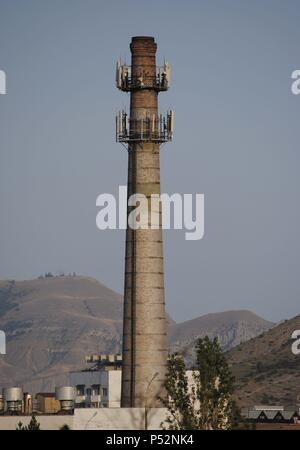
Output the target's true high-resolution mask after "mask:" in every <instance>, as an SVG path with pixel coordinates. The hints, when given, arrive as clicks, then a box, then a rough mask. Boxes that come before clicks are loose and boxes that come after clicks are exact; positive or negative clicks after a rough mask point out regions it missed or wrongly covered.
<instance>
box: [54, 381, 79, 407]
mask: <svg viewBox="0 0 300 450" xmlns="http://www.w3.org/2000/svg"><path fill="white" fill-rule="evenodd" d="M55 398H56V400H59V401H60V409H61V411H64V412H70V413H71V412H72V411H73V409H74V403H75V398H76V390H75V388H74V387H73V386H62V387H57V388H55Z"/></svg>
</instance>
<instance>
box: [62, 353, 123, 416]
mask: <svg viewBox="0 0 300 450" xmlns="http://www.w3.org/2000/svg"><path fill="white" fill-rule="evenodd" d="M85 360H86V363H88V364H89V365H90V368H88V369H84V370H80V371H75V372H70V374H69V384H70V386H73V387H75V388H76V400H75V408H120V405H121V376H122V370H121V363H122V358H121V356H120V355H90V356H86V358H85Z"/></svg>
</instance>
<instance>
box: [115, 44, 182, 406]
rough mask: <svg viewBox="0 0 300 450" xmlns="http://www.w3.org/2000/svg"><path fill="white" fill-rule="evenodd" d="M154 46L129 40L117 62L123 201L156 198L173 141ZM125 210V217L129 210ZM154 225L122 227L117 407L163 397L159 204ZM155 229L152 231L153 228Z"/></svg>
mask: <svg viewBox="0 0 300 450" xmlns="http://www.w3.org/2000/svg"><path fill="white" fill-rule="evenodd" d="M156 48H157V45H156V43H155V41H154V38H153V37H144V36H139V37H133V38H132V42H131V45H130V49H131V54H132V59H131V66H126V65H125V64H122V63H121V62H118V64H117V73H116V83H117V87H118V88H119V89H120V90H122V91H125V92H130V115H129V117H128V114H127V113H126V112H125V111H122V112H120V113H119V114H118V116H117V120H116V138H117V141H119V142H122V143H124V145H126V148H127V149H128V197H130V196H131V195H133V194H143V195H144V196H146V197H147V199H148V205H149V208H150V205H151V203H150V197H151V195H152V194H156V195H160V144H162V143H164V142H167V141H170V140H172V134H173V113H172V111H170V112H168V113H167V114H166V116H163V115H161V114H160V115H159V114H158V109H157V99H158V93H159V92H160V91H166V90H167V89H168V87H169V83H170V68H169V65H168V64H164V66H162V67H157V66H156ZM132 209H134V208H133V207H131V206H129V207H128V210H127V215H128V216H129V215H130V213H131V212H132ZM157 215H158V217H159V222H158V226H156V227H151V215H150V213H149V222H148V228H147V229H145V227H143V228H136V229H133V228H132V227H130V226H128V225H127V231H126V257H125V286H124V324H123V372H122V395H121V406H122V407H145V406H147V407H160V406H162V404H161V401H160V398H161V397H164V382H165V375H166V366H167V336H166V315H165V297H164V269H163V241H162V227H161V206H160V204H159V206H158V209H157ZM155 228H156V229H155Z"/></svg>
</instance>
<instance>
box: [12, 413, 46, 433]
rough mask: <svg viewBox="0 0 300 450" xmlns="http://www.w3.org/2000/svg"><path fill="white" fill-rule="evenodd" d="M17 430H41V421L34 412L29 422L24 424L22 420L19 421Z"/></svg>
mask: <svg viewBox="0 0 300 450" xmlns="http://www.w3.org/2000/svg"><path fill="white" fill-rule="evenodd" d="M16 430H18V431H36V430H40V424H39V422H38V421H37V420H36V417H35V414H32V416H31V420H30V422H29V424H28V425H27V426H26V425H23V423H22V422H19V423H18V425H17V428H16Z"/></svg>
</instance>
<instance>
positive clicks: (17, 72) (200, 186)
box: [0, 0, 300, 320]
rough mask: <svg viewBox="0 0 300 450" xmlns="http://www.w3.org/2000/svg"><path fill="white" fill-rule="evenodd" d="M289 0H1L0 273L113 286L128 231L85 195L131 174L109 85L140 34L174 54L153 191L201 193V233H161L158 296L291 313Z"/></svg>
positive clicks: (299, 108)
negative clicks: (167, 132)
mask: <svg viewBox="0 0 300 450" xmlns="http://www.w3.org/2000/svg"><path fill="white" fill-rule="evenodd" d="M299 23H300V2H299V1H298V0H295V1H293V0H289V1H277V0H259V1H258V0H257V1H242V0H239V1H237V0H236V1H231V0H226V1H225V0H222V1H221V0H220V1H213V0H208V1H198V2H196V1H194V0H186V1H176V0H175V1H174V0H173V1H156V0H154V1H152V2H149V1H143V0H140V1H126V0H122V1H113V0H112V1H109V2H108V1H99V0H98V1H96V0H81V1H79V0H72V1H71V0H51V1H48V0H47V1H45V0H39V1H37V0H35V1H34V0H0V69H3V70H5V71H6V73H7V95H6V96H0V149H1V153H0V155H1V156H0V204H1V222H0V251H1V257H0V278H15V279H23V278H31V277H36V276H38V275H39V274H41V273H44V272H46V271H52V272H55V271H58V270H64V271H66V272H68V271H76V272H77V273H80V274H87V275H92V276H94V277H96V278H98V279H99V280H101V281H102V282H104V283H105V284H107V285H108V286H110V287H111V288H113V289H115V290H117V291H119V292H122V290H123V268H124V262H123V256H124V237H125V236H124V232H123V231H99V230H97V229H96V225H95V218H96V213H97V208H96V205H95V202H96V197H97V195H98V194H100V193H105V192H109V193H116V192H117V189H118V186H119V185H120V184H121V185H122V184H126V175H127V153H126V150H125V149H124V148H123V147H122V146H121V145H120V144H117V143H115V141H114V139H115V130H114V126H115V121H114V115H115V112H116V111H117V110H118V109H119V108H122V107H124V106H125V105H127V104H128V100H129V97H128V96H127V95H126V94H124V93H120V92H118V91H117V89H116V88H115V85H114V79H115V62H116V60H117V59H118V58H119V57H120V56H122V57H123V58H125V57H126V59H127V61H128V62H129V60H130V53H129V42H130V40H131V37H132V36H135V35H150V36H154V37H155V39H156V41H157V43H158V62H162V61H163V58H164V57H166V59H167V60H168V61H169V62H170V63H171V65H172V78H173V79H172V88H171V89H170V91H168V92H167V93H162V94H161V95H160V106H161V109H162V110H165V109H167V108H169V107H172V108H173V109H174V110H175V113H176V123H175V125H176V128H175V138H174V142H173V143H172V144H167V145H165V146H164V147H163V149H162V153H161V163H162V164H161V166H162V190H163V191H164V192H168V193H173V192H181V193H196V192H198V193H204V194H205V237H204V239H203V240H201V241H196V242H195V241H185V239H184V232H183V231H165V233H164V237H165V257H166V258H165V271H166V299H167V309H168V311H169V313H170V314H171V315H172V316H173V317H174V318H175V319H176V320H183V319H189V318H192V317H195V316H197V315H201V314H204V313H208V312H215V311H221V310H228V309H240V308H243V309H244V308H247V309H251V310H253V311H255V312H257V313H258V314H261V315H263V316H264V317H266V318H268V319H273V320H280V319H283V318H288V317H291V316H293V315H296V314H299V312H300V311H299V309H300V308H299V298H300V271H299V255H300V238H299V231H300V214H299V196H300V179H299V167H300V155H299V138H300V127H299V122H300V95H299V96H294V95H292V93H291V89H290V86H291V79H290V77H291V72H292V71H293V70H295V69H300V53H299V45H300V26H299Z"/></svg>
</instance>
